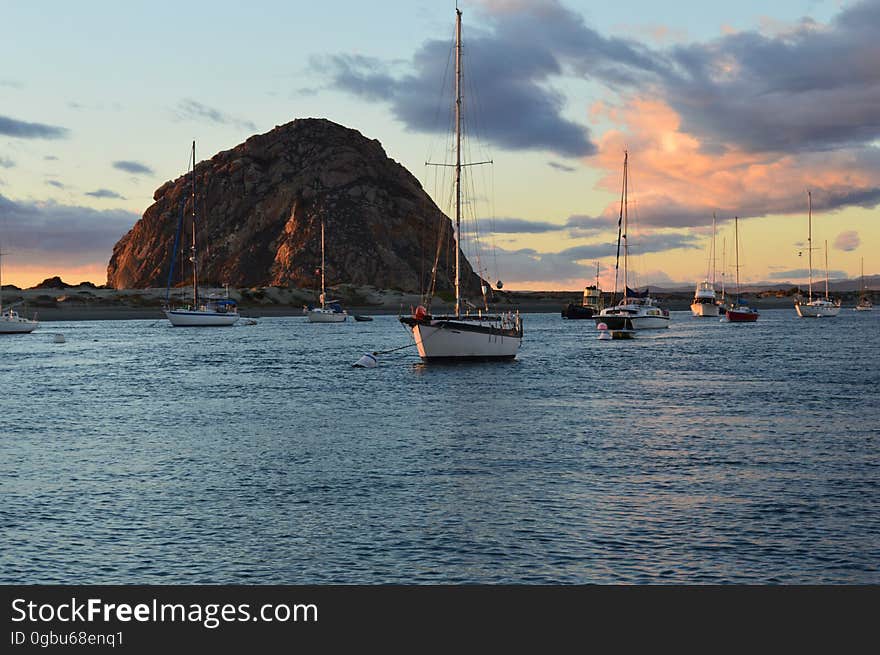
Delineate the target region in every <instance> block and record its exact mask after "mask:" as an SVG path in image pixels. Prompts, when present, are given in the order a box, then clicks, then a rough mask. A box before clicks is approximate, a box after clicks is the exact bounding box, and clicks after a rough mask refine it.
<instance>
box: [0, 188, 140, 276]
mask: <svg viewBox="0 0 880 655" xmlns="http://www.w3.org/2000/svg"><path fill="white" fill-rule="evenodd" d="M138 218H140V217H139V216H138V215H137V214H134V213H132V212H128V211H124V210H121V209H113V210H105V211H98V210H95V209H91V208H89V207H78V206H72V205H61V204H58V203H55V202H51V201H49V202H21V201H13V200H9V199H8V198H6V197H4V196H3V195H2V194H0V221H2V225H3V235H2V236H3V244H4V246H6V247H8V248H9V249H10V250H15V251H17V252H27V253H30V254H33V255H35V256H37V257H39V258H40V259H43V260H45V261H53V262H58V263H63V264H73V263H91V262H94V261H95V260H101V261H107V260H109V258H110V253H111V252H112V251H113V246H114V245H115V243H116V242H117V241H118V240H119V239H120V237H122V235H124V234H125V233H126V232H127V231H128V230H129V229H131V226H132V225H134V224H135V222H136V221H137V220H138Z"/></svg>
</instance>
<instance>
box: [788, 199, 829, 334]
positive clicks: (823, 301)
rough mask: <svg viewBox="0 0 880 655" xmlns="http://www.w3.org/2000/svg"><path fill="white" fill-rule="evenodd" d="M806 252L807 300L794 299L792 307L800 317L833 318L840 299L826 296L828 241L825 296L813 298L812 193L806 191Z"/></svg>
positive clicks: (826, 264) (826, 243)
mask: <svg viewBox="0 0 880 655" xmlns="http://www.w3.org/2000/svg"><path fill="white" fill-rule="evenodd" d="M807 207H808V210H807V216H808V218H807V254H808V259H809V268H810V282H809V285H810V286H809V300H808V301H807V302H806V303H804V302H803V301H802V300H801V299H800V298H798V299H797V300H795V303H794V308H795V310H797V313H798V316H800V317H801V318H833V317H835V316H837V314H838V313H839V312H840V301H839V300H838V301H837V302H833V301H832V300H831V298H829V297H828V242H827V241H826V242H825V297H824V298H816V299H815V300H813V195H812V193H811V192H810V191H807Z"/></svg>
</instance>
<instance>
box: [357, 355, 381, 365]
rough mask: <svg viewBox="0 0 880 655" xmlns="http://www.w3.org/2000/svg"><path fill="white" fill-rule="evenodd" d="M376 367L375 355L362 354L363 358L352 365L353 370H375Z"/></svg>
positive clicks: (377, 362)
mask: <svg viewBox="0 0 880 655" xmlns="http://www.w3.org/2000/svg"><path fill="white" fill-rule="evenodd" d="M378 365H379V360H378V359H376V356H375V355H371V354H370V353H366V354H364V356H363V357H361V358H360V359H359V360H357V361H356V362H355V363H354V364H352V366H353V367H354V368H376V367H377V366H378Z"/></svg>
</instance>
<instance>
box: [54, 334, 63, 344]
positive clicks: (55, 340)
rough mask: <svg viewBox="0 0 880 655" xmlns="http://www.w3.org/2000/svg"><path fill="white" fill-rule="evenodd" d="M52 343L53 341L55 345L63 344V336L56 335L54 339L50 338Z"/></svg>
mask: <svg viewBox="0 0 880 655" xmlns="http://www.w3.org/2000/svg"><path fill="white" fill-rule="evenodd" d="M52 341H54V342H55V343H64V335H63V334H56V335H55V336H54V337H52Z"/></svg>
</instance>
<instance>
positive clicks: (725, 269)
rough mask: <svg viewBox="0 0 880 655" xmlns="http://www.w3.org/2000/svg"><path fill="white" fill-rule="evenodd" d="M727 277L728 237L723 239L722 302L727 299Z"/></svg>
mask: <svg viewBox="0 0 880 655" xmlns="http://www.w3.org/2000/svg"><path fill="white" fill-rule="evenodd" d="M726 275H727V237H724V238H723V239H721V300H724V299H725V295H724V293H725V289H724V278H725V276H726Z"/></svg>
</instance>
